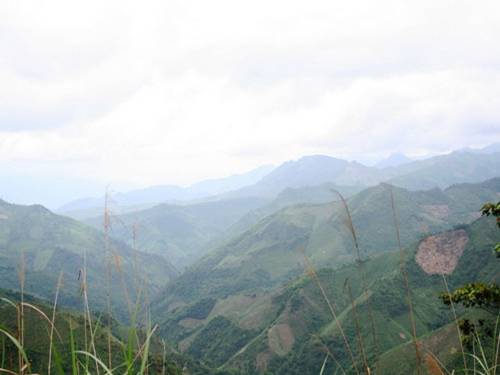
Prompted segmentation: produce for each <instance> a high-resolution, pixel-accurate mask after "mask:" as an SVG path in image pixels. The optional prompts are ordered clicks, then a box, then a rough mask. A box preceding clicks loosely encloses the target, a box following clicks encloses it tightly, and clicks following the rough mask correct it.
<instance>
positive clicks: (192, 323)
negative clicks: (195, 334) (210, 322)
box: [179, 318, 204, 328]
mask: <svg viewBox="0 0 500 375" xmlns="http://www.w3.org/2000/svg"><path fill="white" fill-rule="evenodd" d="M203 322H204V320H203V319H194V318H186V319H182V320H181V321H179V325H180V326H182V327H184V328H196V327H198V326H199V325H201V324H203Z"/></svg>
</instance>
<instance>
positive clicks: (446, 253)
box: [415, 229, 469, 275]
mask: <svg viewBox="0 0 500 375" xmlns="http://www.w3.org/2000/svg"><path fill="white" fill-rule="evenodd" d="M468 241H469V237H468V236H467V232H466V231H465V230H463V229H459V230H454V231H450V232H445V233H440V234H437V235H434V236H429V237H427V238H426V239H425V240H423V241H422V242H421V243H420V245H419V246H418V250H417V254H416V256H415V260H416V262H417V263H418V265H419V266H420V267H421V268H422V269H423V270H424V271H425V272H426V273H427V274H429V275H436V274H439V275H441V274H445V275H449V274H451V273H452V272H453V271H454V270H455V267H456V266H457V264H458V260H459V259H460V257H461V256H462V254H463V252H464V249H465V246H466V245H467V242H468Z"/></svg>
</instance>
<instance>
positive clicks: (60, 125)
mask: <svg viewBox="0 0 500 375" xmlns="http://www.w3.org/2000/svg"><path fill="white" fill-rule="evenodd" d="M0 24H1V25H2V26H1V27H0V33H1V34H0V35H1V37H0V48H1V49H2V51H4V52H7V53H4V54H3V55H4V56H8V58H7V57H4V58H0V161H1V162H9V161H12V162H14V161H19V160H23V161H25V162H26V163H29V161H30V160H31V161H36V162H40V161H47V162H48V163H49V164H50V165H51V167H50V168H51V170H58V168H59V171H60V173H61V174H65V175H72V174H73V175H75V176H77V177H85V178H89V179H100V180H102V181H125V182H127V181H128V182H132V183H138V184H151V183H189V182H193V181H195V180H197V179H201V178H205V177H213V176H219V175H225V174H229V173H235V172H238V171H241V170H244V169H249V168H252V167H254V166H256V165H258V164H261V163H268V162H280V161H284V160H287V159H290V158H294V157H298V156H300V155H303V154H307V153H327V154H334V155H338V156H343V157H348V158H360V159H363V158H369V157H374V156H380V155H383V154H386V153H387V152H390V151H405V152H409V153H413V154H420V153H426V152H443V151H447V150H449V149H451V148H456V147H462V146H466V145H481V144H485V143H488V142H490V141H498V140H500V130H499V126H498V124H499V120H500V71H499V69H498V68H499V67H500V61H499V60H500V45H499V44H498V42H497V40H498V37H500V5H498V3H497V2H496V1H486V2H481V3H477V2H469V1H443V2H435V1H422V2H406V1H379V2H370V1H353V2H345V1H331V0H330V1H313V2H309V3H308V4H307V5H306V4H305V3H304V2H299V1H278V0H275V1H269V0H268V1H260V0H258V1H254V2H243V1H234V0H224V1H222V0H215V1H210V2H207V1H189V0H183V1H170V2H164V1H150V2H148V1H146V2H141V3H138V2H132V1H130V2H128V1H106V2H98V1H85V2H79V3H77V2H67V1H48V2H43V4H42V3H41V2H37V1H33V2H29V1H28V2H10V3H8V4H7V3H6V4H2V5H0ZM58 166H59V167H58Z"/></svg>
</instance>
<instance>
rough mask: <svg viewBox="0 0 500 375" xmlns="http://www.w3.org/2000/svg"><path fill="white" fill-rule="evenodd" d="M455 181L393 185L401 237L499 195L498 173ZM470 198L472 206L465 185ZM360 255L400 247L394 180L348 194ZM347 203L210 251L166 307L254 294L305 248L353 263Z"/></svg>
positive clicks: (317, 256) (297, 262)
mask: <svg viewBox="0 0 500 375" xmlns="http://www.w3.org/2000/svg"><path fill="white" fill-rule="evenodd" d="M477 187H478V190H477V191H478V192H479V193H478V195H479V197H478V198H473V197H474V194H475V193H474V192H475V191H476V190H475V189H474V187H471V186H470V185H456V186H454V187H451V188H449V189H447V190H444V191H441V190H439V189H434V190H429V191H418V192H411V191H408V190H404V189H401V188H394V189H393V192H394V198H395V202H396V205H397V210H398V214H399V220H400V221H401V239H402V243H403V245H404V246H408V245H410V244H412V243H414V242H415V241H417V240H419V239H420V238H422V237H424V236H426V235H428V234H430V233H435V232H439V231H442V230H446V229H450V228H452V227H453V226H454V225H458V224H464V223H469V222H471V221H472V220H474V219H475V218H477V217H478V214H477V212H478V209H479V207H478V206H476V204H475V202H476V200H479V199H484V198H488V197H489V199H495V198H496V196H497V194H498V191H500V179H496V180H492V181H488V182H487V183H485V185H483V184H478V186H477ZM461 190H464V192H463V193H462V194H468V195H469V196H470V202H471V203H468V204H465V203H463V202H462V201H461V200H460V199H458V200H455V199H454V197H455V196H456V197H458V198H460V194H459V193H458V192H459V191H461ZM348 204H349V207H350V211H351V214H352V219H353V223H354V226H355V228H356V230H357V234H358V240H359V244H360V248H361V252H362V254H361V256H362V257H365V256H366V255H367V254H374V253H380V252H386V251H394V250H396V249H397V241H396V236H395V235H394V222H393V215H392V209H391V203H390V191H389V186H388V185H384V184H382V185H378V186H376V187H373V188H368V189H365V190H363V191H362V192H360V193H358V194H356V195H354V196H353V197H352V198H350V199H348ZM346 220H347V217H346V213H345V209H344V207H343V206H342V205H341V204H340V203H339V202H338V201H335V202H330V203H325V204H314V205H311V204H304V205H297V206H291V207H287V208H285V209H283V210H280V211H278V212H277V213H275V214H273V215H271V216H269V217H266V218H265V219H263V220H261V221H260V222H259V223H258V224H256V225H255V226H253V227H252V228H251V229H249V230H247V231H246V232H244V233H243V234H241V235H238V236H236V237H235V238H233V239H232V240H230V241H228V242H226V243H225V244H224V245H223V246H221V247H219V248H217V249H215V250H214V251H212V252H210V253H209V254H208V255H207V256H206V257H205V258H203V259H202V260H201V261H200V262H198V263H197V264H195V265H193V266H192V267H191V268H189V269H188V270H187V271H186V272H185V273H184V274H183V275H181V276H180V277H179V278H178V279H177V280H175V281H174V282H173V283H171V284H170V285H169V286H168V287H167V288H166V289H165V290H164V291H163V292H162V294H161V297H159V298H158V301H159V302H158V306H161V308H162V309H165V308H168V306H169V305H171V304H177V303H185V302H189V303H192V302H193V301H196V300H197V299H199V298H202V297H203V298H207V297H213V298H222V297H225V296H228V295H232V294H234V293H244V292H246V291H249V292H254V291H255V290H258V289H267V288H270V287H274V286H276V285H279V284H280V283H283V282H285V281H287V280H291V279H293V278H295V277H297V276H298V275H300V273H301V272H302V271H303V256H302V254H301V251H302V250H303V251H304V252H305V253H306V254H307V256H308V257H309V258H310V259H311V261H312V262H313V263H314V264H315V265H317V266H335V267H338V266H339V265H341V264H348V263H351V262H352V261H353V259H354V258H355V251H354V245H353V240H352V236H351V233H350V232H349V230H348V227H347V225H346Z"/></svg>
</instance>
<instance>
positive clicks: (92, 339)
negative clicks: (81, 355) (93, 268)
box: [82, 251, 99, 375]
mask: <svg viewBox="0 0 500 375" xmlns="http://www.w3.org/2000/svg"><path fill="white" fill-rule="evenodd" d="M87 285H88V284H87V252H85V251H84V253H83V270H82V293H83V304H84V324H85V327H84V331H85V350H86V351H89V352H90V350H92V353H93V354H94V359H95V367H96V373H97V374H98V375H99V363H98V361H97V350H96V347H95V332H94V330H93V329H92V316H91V314H90V306H89V298H88V294H87ZM87 325H88V328H89V333H90V343H88V342H87V339H88V338H87ZM87 345H89V346H87Z"/></svg>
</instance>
